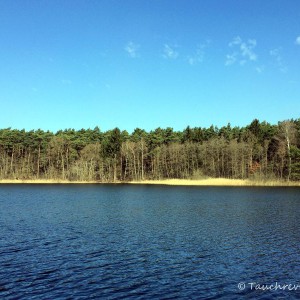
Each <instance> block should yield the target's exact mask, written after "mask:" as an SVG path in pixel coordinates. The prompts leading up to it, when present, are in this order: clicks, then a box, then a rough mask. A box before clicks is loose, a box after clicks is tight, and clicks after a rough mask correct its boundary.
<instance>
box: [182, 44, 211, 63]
mask: <svg viewBox="0 0 300 300" xmlns="http://www.w3.org/2000/svg"><path fill="white" fill-rule="evenodd" d="M209 44H210V41H209V40H208V41H206V42H205V43H203V44H201V45H199V46H198V47H197V49H196V52H195V53H194V55H190V56H188V57H187V60H188V63H189V64H190V65H191V66H193V65H195V64H198V63H202V62H203V61H204V57H205V49H206V48H207V47H208V46H209Z"/></svg>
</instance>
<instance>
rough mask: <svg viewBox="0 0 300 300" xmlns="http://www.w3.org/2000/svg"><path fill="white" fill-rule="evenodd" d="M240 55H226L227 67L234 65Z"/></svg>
mask: <svg viewBox="0 0 300 300" xmlns="http://www.w3.org/2000/svg"><path fill="white" fill-rule="evenodd" d="M237 56H238V53H236V52H234V53H232V54H227V55H226V61H225V66H230V65H233V64H234V63H235V62H236V60H237Z"/></svg>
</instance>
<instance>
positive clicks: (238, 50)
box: [225, 36, 257, 66]
mask: <svg viewBox="0 0 300 300" xmlns="http://www.w3.org/2000/svg"><path fill="white" fill-rule="evenodd" d="M228 46H229V47H230V48H233V49H234V51H233V52H232V53H231V54H227V55H226V60H225V66H230V65H232V64H234V63H235V62H239V64H240V65H241V66H243V65H245V64H246V63H247V62H248V61H252V62H254V61H256V60H257V55H256V53H255V52H254V49H255V47H256V40H255V39H248V40H247V41H246V42H244V41H243V40H242V39H241V37H239V36H236V37H235V38H233V40H232V41H231V42H230V43H229V44H228Z"/></svg>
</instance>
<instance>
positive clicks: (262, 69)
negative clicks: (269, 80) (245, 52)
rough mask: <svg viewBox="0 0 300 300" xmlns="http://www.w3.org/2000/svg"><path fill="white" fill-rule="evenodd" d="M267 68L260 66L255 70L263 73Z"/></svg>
mask: <svg viewBox="0 0 300 300" xmlns="http://www.w3.org/2000/svg"><path fill="white" fill-rule="evenodd" d="M264 70H265V66H258V67H256V68H255V71H256V72H257V73H262V72H263V71H264Z"/></svg>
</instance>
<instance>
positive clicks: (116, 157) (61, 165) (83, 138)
mask: <svg viewBox="0 0 300 300" xmlns="http://www.w3.org/2000/svg"><path fill="white" fill-rule="evenodd" d="M206 177H213V178H219V177H222V178H233V179H253V180H283V181H298V180H300V119H296V120H293V119H292V120H285V121H281V122H278V124H276V125H271V124H269V123H267V122H265V121H264V122H260V121H259V120H257V119H255V120H253V121H252V122H251V124H249V125H248V126H244V127H232V126H231V125H230V124H228V125H227V126H223V127H221V128H217V127H216V126H210V127H209V128H201V127H194V128H191V127H189V126H188V127H186V128H185V129H184V130H183V131H174V130H173V129H172V128H171V127H168V128H165V129H162V128H157V129H155V130H152V131H150V132H146V131H145V130H143V129H140V128H136V129H135V130H134V131H133V132H132V133H131V134H129V133H128V132H127V131H125V130H123V131H121V130H120V129H119V128H114V129H112V130H108V131H106V132H101V130H100V129H99V128H98V127H96V128H94V129H81V130H74V129H66V130H59V131H57V132H56V133H53V132H50V131H43V130H41V129H38V130H31V131H26V130H17V129H12V128H6V129H0V179H54V180H70V181H98V182H120V181H121V182H129V181H133V180H134V181H139V180H146V179H147V180H151V179H167V178H184V179H201V178H206Z"/></svg>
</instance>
